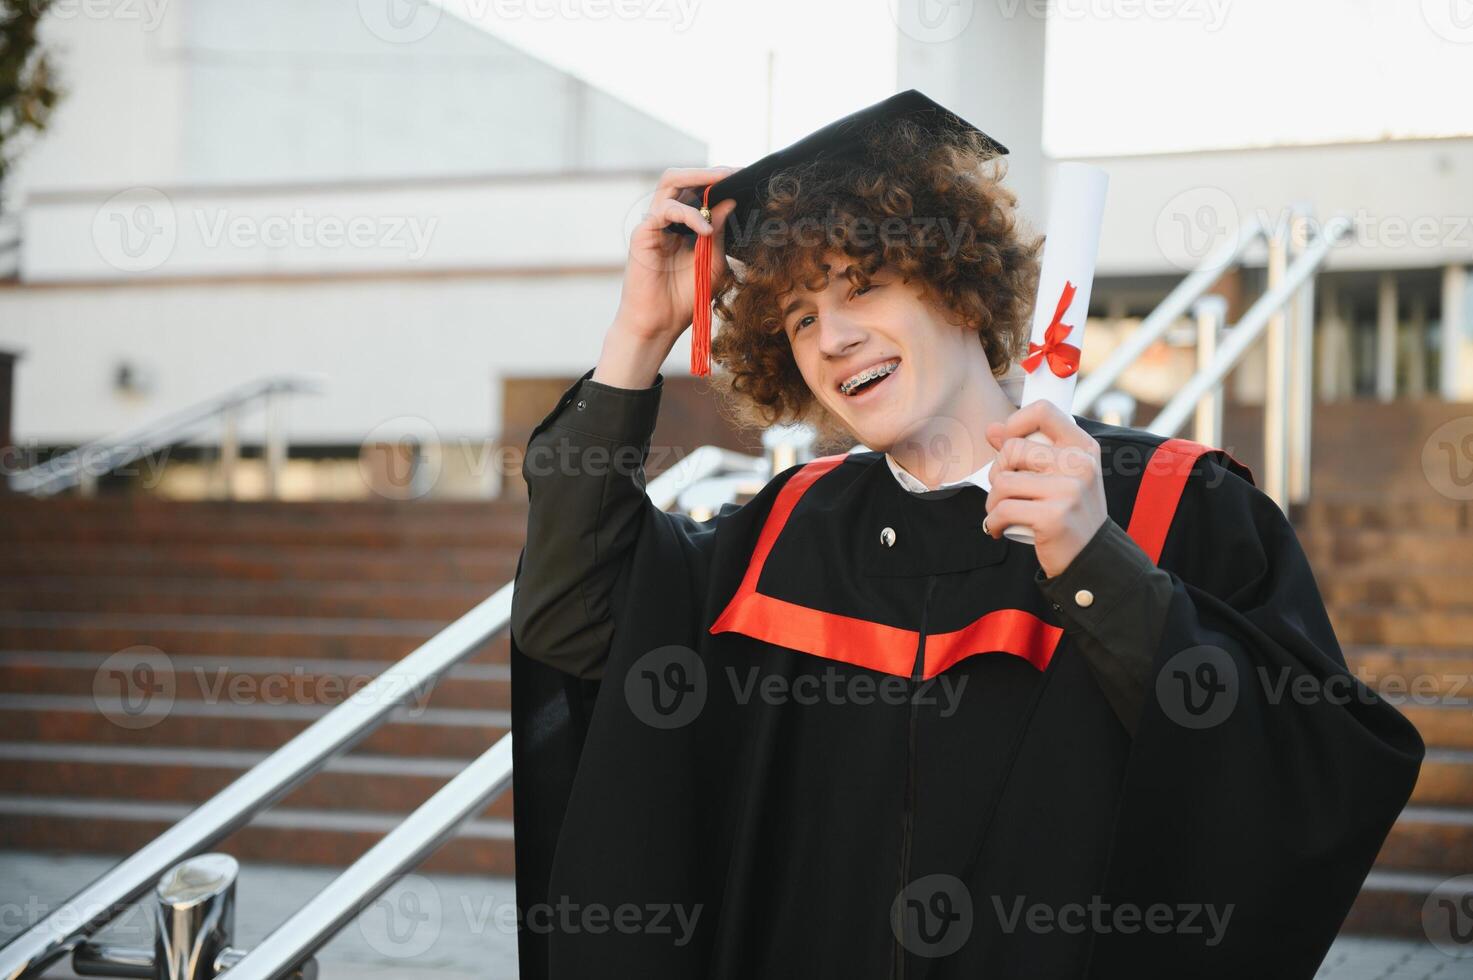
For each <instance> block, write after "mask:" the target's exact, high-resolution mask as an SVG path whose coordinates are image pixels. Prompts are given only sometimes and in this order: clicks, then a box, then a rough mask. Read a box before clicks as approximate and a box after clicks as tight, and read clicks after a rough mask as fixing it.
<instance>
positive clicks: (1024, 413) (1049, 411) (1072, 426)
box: [1003, 398, 1093, 448]
mask: <svg viewBox="0 0 1473 980" xmlns="http://www.w3.org/2000/svg"><path fill="white" fill-rule="evenodd" d="M1003 429H1004V430H1005V434H1006V435H1007V436H1026V435H1030V434H1032V433H1034V432H1042V433H1043V434H1044V435H1045V436H1047V437H1048V438H1049V440H1050V441H1051V442H1053V443H1054V444H1055V445H1072V446H1079V447H1081V448H1083V447H1084V445H1085V440H1089V441H1091V442H1092V441H1093V440H1092V439H1090V435H1089V433H1087V432H1085V431H1084V430H1083V429H1081V428H1080V427H1079V423H1078V422H1075V421H1074V417H1073V416H1072V415H1069V414H1067V413H1065V412H1064V410H1063V409H1061V408H1059V406H1057V405H1055V404H1054V403H1053V402H1051V401H1049V400H1048V399H1046V398H1040V399H1038V400H1037V401H1032V402H1029V403H1028V404H1027V405H1024V406H1023V407H1022V408H1020V409H1018V410H1017V411H1016V412H1014V413H1013V414H1012V415H1009V416H1008V417H1007V419H1006V420H1005V421H1004V422H1003Z"/></svg>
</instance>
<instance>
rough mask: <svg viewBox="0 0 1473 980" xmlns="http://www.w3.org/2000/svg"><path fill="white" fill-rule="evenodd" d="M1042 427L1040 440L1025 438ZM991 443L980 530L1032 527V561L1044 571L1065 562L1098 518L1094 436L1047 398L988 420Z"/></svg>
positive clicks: (1101, 498) (1101, 486) (1050, 572)
mask: <svg viewBox="0 0 1473 980" xmlns="http://www.w3.org/2000/svg"><path fill="white" fill-rule="evenodd" d="M1034 433H1042V434H1043V435H1044V436H1045V437H1046V439H1047V441H1042V440H1038V439H1034V438H1028V437H1029V436H1030V434H1034ZM987 441H988V442H989V443H991V444H992V448H993V449H995V450H997V459H996V461H995V463H994V465H993V467H992V469H991V471H990V474H989V475H990V477H991V481H992V487H991V489H990V490H989V491H988V494H987V533H988V534H991V535H992V536H993V537H997V536H998V535H1000V534H1002V533H1003V532H1004V531H1006V530H1007V529H1008V528H1009V527H1018V526H1027V527H1029V528H1032V529H1033V545H1034V547H1035V548H1037V550H1038V564H1039V565H1040V566H1041V567H1042V568H1043V573H1044V574H1045V575H1047V576H1049V577H1050V578H1053V577H1054V576H1055V575H1058V574H1059V573H1060V572H1062V571H1063V570H1064V569H1066V568H1068V567H1069V563H1070V562H1072V561H1073V560H1074V556H1075V555H1077V554H1079V552H1081V551H1082V550H1084V546H1085V545H1086V544H1088V543H1089V539H1090V538H1092V537H1094V535H1095V532H1096V531H1098V530H1099V529H1100V525H1101V524H1103V523H1104V522H1105V520H1106V519H1107V517H1108V512H1107V511H1106V509H1105V483H1104V479H1103V477H1102V475H1101V472H1100V444H1099V443H1098V442H1096V441H1095V438H1094V436H1092V435H1090V434H1089V433H1088V432H1085V431H1084V430H1083V429H1081V428H1080V427H1079V423H1078V422H1076V421H1074V417H1073V416H1072V415H1069V414H1068V413H1066V412H1064V411H1063V410H1062V409H1060V408H1059V407H1058V406H1057V405H1055V404H1054V403H1053V402H1050V401H1048V400H1047V399H1038V400H1037V401H1033V402H1029V403H1028V404H1027V405H1024V406H1023V407H1022V408H1020V409H1018V410H1017V411H1016V412H1014V413H1013V414H1012V415H1010V416H1008V419H1007V421H1006V422H993V423H991V424H989V425H988V426H987Z"/></svg>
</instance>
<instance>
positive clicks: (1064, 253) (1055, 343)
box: [982, 163, 1110, 544]
mask: <svg viewBox="0 0 1473 980" xmlns="http://www.w3.org/2000/svg"><path fill="white" fill-rule="evenodd" d="M1109 183H1110V177H1109V175H1108V174H1106V173H1105V171H1103V170H1101V169H1100V168H1099V167H1092V166H1090V165H1089V164H1086V163H1061V164H1059V165H1058V169H1057V171H1056V172H1055V175H1054V187H1053V196H1052V200H1051V201H1050V204H1049V216H1048V229H1047V232H1046V235H1047V238H1046V240H1045V242H1044V247H1043V264H1042V268H1041V269H1040V271H1039V277H1038V299H1037V302H1036V303H1035V304H1034V306H1033V332H1032V336H1031V342H1030V344H1029V346H1028V350H1029V352H1030V353H1029V355H1028V356H1025V357H1024V360H1023V365H1024V367H1025V368H1029V367H1031V368H1032V369H1031V370H1029V371H1028V375H1027V379H1026V380H1025V381H1024V382H1023V399H1022V401H1021V402H1020V403H1019V407H1020V408H1021V407H1022V406H1024V405H1027V404H1028V403H1029V402H1035V401H1038V400H1039V399H1040V398H1046V399H1048V400H1049V401H1051V402H1053V403H1054V404H1055V405H1057V406H1059V408H1061V409H1063V410H1064V412H1065V413H1069V412H1070V411H1071V410H1072V408H1073V406H1074V385H1075V384H1076V382H1077V381H1078V380H1079V372H1078V368H1077V367H1075V368H1074V369H1073V370H1072V371H1071V370H1070V369H1069V364H1070V363H1072V364H1074V365H1077V364H1078V356H1079V352H1080V351H1083V349H1084V321H1085V317H1086V315H1087V314H1088V313H1089V294H1090V290H1091V288H1092V287H1093V285H1094V279H1095V260H1096V258H1097V257H1098V255H1099V249H1100V227H1101V225H1102V224H1103V222H1104V215H1105V191H1106V189H1107V188H1108V187H1109ZM1030 358H1031V360H1030ZM1028 438H1030V439H1035V440H1037V441H1039V442H1048V439H1047V437H1045V436H1044V435H1043V433H1041V432H1035V433H1033V434H1032V435H1030V436H1029V437H1028ZM991 470H992V464H990V463H989V464H988V465H987V467H986V469H985V470H984V471H983V473H982V486H983V489H985V490H988V491H990V490H991V489H992V482H991V480H990V479H989V478H988V473H990V471H991ZM1003 534H1004V535H1006V536H1007V537H1009V538H1011V539H1013V540H1014V541H1022V542H1025V543H1028V544H1032V543H1033V531H1032V529H1031V528H1028V527H1024V526H1022V525H1018V524H1015V525H1012V526H1011V527H1009V528H1007V529H1006V530H1005V531H1004V532H1003Z"/></svg>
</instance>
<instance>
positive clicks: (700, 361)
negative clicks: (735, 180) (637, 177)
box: [690, 184, 716, 378]
mask: <svg viewBox="0 0 1473 980" xmlns="http://www.w3.org/2000/svg"><path fill="white" fill-rule="evenodd" d="M714 186H715V185H714V184H708V185H707V186H706V191H705V193H703V194H702V195H701V216H702V217H703V218H705V219H706V220H707V221H708V222H709V221H710V220H711V208H710V198H711V188H712V187H714ZM715 237H716V235H715V233H714V232H713V233H712V234H710V235H697V236H696V254H695V276H696V288H695V307H694V308H693V309H692V311H691V330H690V373H691V374H693V375H695V376H696V377H698V378H703V377H705V376H706V375H708V374H710V373H711V248H712V239H713V238H715Z"/></svg>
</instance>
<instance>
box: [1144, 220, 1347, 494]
mask: <svg viewBox="0 0 1473 980" xmlns="http://www.w3.org/2000/svg"><path fill="white" fill-rule="evenodd" d="M1296 227H1299V228H1301V229H1304V228H1306V227H1307V216H1306V215H1304V214H1302V213H1301V214H1299V215H1296ZM1351 228H1352V222H1351V219H1350V218H1349V217H1347V216H1345V215H1337V216H1336V217H1334V218H1331V219H1330V220H1329V221H1328V222H1326V223H1325V226H1324V228H1323V229H1322V230H1321V231H1320V233H1319V235H1318V236H1317V237H1316V238H1315V240H1314V241H1313V242H1312V243H1309V244H1308V245H1307V246H1305V247H1304V248H1303V249H1302V251H1300V252H1298V254H1297V255H1296V256H1295V258H1294V261H1293V263H1292V264H1288V262H1287V254H1288V253H1287V248H1288V245H1289V241H1288V239H1289V237H1290V236H1288V235H1280V236H1276V237H1275V240H1274V242H1273V243H1272V249H1271V252H1272V255H1271V261H1270V269H1269V271H1270V277H1269V289H1268V290H1267V291H1266V292H1265V293H1264V294H1263V295H1262V296H1260V297H1259V298H1258V301H1257V302H1255V303H1254V304H1253V305H1252V306H1251V307H1249V308H1248V312H1246V313H1244V314H1243V317H1242V319H1241V320H1239V321H1238V324H1237V326H1235V327H1233V328H1232V329H1231V330H1227V331H1225V334H1226V338H1227V339H1226V340H1225V341H1223V342H1222V344H1221V346H1219V347H1218V348H1217V349H1216V350H1215V352H1213V354H1212V356H1211V358H1210V360H1208V362H1207V363H1206V364H1205V365H1204V366H1202V367H1201V368H1199V370H1198V371H1197V372H1196V373H1195V374H1193V375H1192V377H1191V378H1189V379H1188V380H1187V383H1186V384H1185V385H1183V386H1182V387H1181V388H1180V389H1179V390H1178V391H1177V393H1176V395H1174V396H1173V397H1172V399H1171V400H1170V401H1169V402H1167V403H1166V405H1165V407H1164V408H1162V409H1161V411H1160V412H1159V413H1157V415H1156V417H1155V418H1154V419H1152V420H1151V423H1150V424H1149V425H1147V426H1146V429H1147V431H1149V432H1153V433H1155V434H1156V435H1161V436H1168V437H1170V436H1174V435H1176V433H1177V432H1178V431H1180V429H1181V427H1182V426H1183V425H1185V424H1186V421H1187V419H1188V418H1189V417H1190V416H1192V415H1193V414H1198V416H1199V418H1201V417H1202V413H1201V410H1200V407H1199V406H1200V405H1201V404H1202V402H1203V399H1204V398H1206V397H1208V396H1211V395H1212V394H1213V393H1215V392H1218V391H1220V389H1221V386H1222V383H1223V379H1225V378H1226V377H1227V375H1228V372H1230V371H1232V370H1233V369H1234V368H1235V367H1237V366H1238V364H1239V363H1240V362H1241V361H1242V359H1243V357H1244V356H1245V355H1246V354H1247V353H1248V351H1249V350H1250V349H1251V348H1252V346H1253V345H1254V343H1255V342H1257V341H1258V339H1259V338H1260V337H1261V336H1262V335H1263V334H1264V333H1265V332H1267V333H1268V338H1269V344H1268V364H1267V368H1268V386H1267V391H1266V393H1265V398H1264V412H1263V436H1264V438H1263V455H1264V467H1263V490H1264V492H1265V493H1266V494H1268V495H1269V496H1270V497H1271V498H1273V500H1274V502H1275V503H1277V504H1278V505H1279V506H1280V507H1281V508H1283V509H1285V510H1287V509H1288V506H1289V504H1291V503H1302V502H1304V501H1306V500H1308V499H1309V446H1310V426H1311V424H1312V416H1313V406H1312V404H1311V392H1310V383H1309V382H1310V376H1309V373H1308V371H1307V370H1306V366H1305V365H1304V364H1302V363H1295V361H1296V359H1298V360H1299V361H1308V360H1309V359H1310V357H1311V356H1312V351H1313V346H1312V343H1313V342H1312V331H1313V324H1312V322H1311V319H1312V316H1313V299H1312V297H1309V296H1307V295H1306V294H1308V293H1310V292H1311V290H1313V288H1314V286H1313V277H1314V275H1315V273H1316V272H1318V271H1319V268H1320V267H1321V266H1322V265H1324V263H1325V261H1326V259H1328V258H1329V254H1330V249H1331V248H1333V247H1334V246H1335V244H1336V242H1338V241H1339V240H1340V239H1341V238H1343V237H1344V236H1345V235H1346V234H1347V233H1349V231H1350V230H1351ZM1207 415H1208V417H1211V416H1212V413H1211V412H1209V413H1207ZM1217 424H1219V425H1220V424H1221V423H1220V413H1219V417H1218V419H1217ZM1199 438H1200V436H1199Z"/></svg>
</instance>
